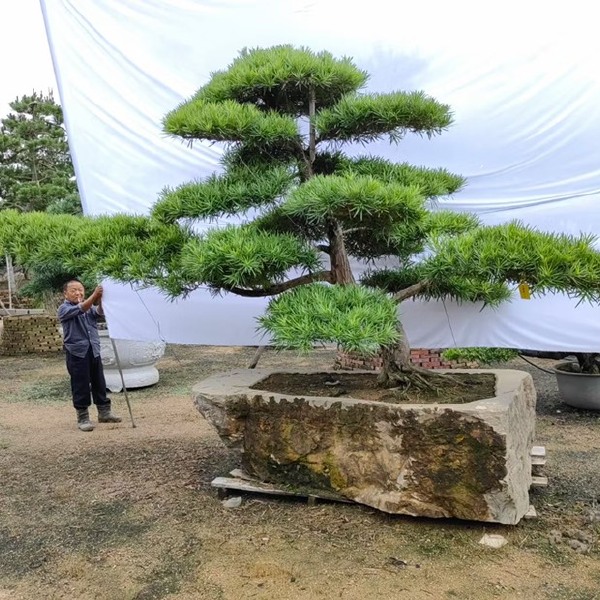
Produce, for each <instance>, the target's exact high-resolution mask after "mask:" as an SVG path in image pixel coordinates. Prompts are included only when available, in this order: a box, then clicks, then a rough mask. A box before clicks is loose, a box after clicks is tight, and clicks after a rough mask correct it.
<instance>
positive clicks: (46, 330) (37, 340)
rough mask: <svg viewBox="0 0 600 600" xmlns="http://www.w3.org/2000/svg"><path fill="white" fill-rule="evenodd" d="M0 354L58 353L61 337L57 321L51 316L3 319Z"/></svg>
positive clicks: (25, 316) (60, 346)
mask: <svg viewBox="0 0 600 600" xmlns="http://www.w3.org/2000/svg"><path fill="white" fill-rule="evenodd" d="M2 321H3V325H4V331H3V333H2V339H1V341H0V354H4V355H5V356H15V355H18V354H42V353H48V352H60V351H61V350H62V337H61V335H60V331H59V329H58V320H57V318H56V317H54V316H52V315H23V316H14V317H4V318H3V319H2Z"/></svg>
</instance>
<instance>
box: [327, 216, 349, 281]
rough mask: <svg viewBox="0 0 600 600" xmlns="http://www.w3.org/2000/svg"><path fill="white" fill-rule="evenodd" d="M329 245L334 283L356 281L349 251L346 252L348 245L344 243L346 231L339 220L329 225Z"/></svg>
mask: <svg viewBox="0 0 600 600" xmlns="http://www.w3.org/2000/svg"><path fill="white" fill-rule="evenodd" d="M329 247H330V257H331V274H332V279H333V280H332V283H334V284H337V285H348V284H350V283H355V280H354V274H353V273H352V269H351V268H350V260H349V259H348V253H347V252H346V245H345V244H344V232H343V231H342V226H341V225H340V224H339V223H338V222H337V221H333V222H332V223H330V225H329Z"/></svg>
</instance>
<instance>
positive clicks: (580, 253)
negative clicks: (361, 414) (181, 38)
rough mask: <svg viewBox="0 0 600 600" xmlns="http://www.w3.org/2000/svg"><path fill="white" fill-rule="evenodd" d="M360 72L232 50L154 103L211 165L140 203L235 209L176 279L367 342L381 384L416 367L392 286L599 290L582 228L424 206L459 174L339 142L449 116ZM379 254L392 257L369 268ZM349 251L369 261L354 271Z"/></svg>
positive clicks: (283, 52)
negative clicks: (211, 155)
mask: <svg viewBox="0 0 600 600" xmlns="http://www.w3.org/2000/svg"><path fill="white" fill-rule="evenodd" d="M367 79H368V76H367V74H366V73H365V72H363V71H361V70H360V69H358V68H357V67H356V66H355V65H354V64H353V62H352V61H351V60H350V59H347V58H342V59H337V58H334V57H333V56H332V55H331V54H329V53H327V52H321V53H315V52H312V51H310V50H308V49H304V48H300V49H296V48H293V47H291V46H279V47H274V48H269V49H255V50H249V51H248V50H245V51H242V53H241V54H240V56H239V57H238V58H237V59H236V60H234V61H233V63H232V64H231V65H230V66H229V67H228V68H227V69H225V70H224V71H219V72H216V73H214V74H213V75H212V77H211V79H210V80H209V81H208V83H207V84H206V85H204V86H203V87H202V88H200V89H199V90H198V92H197V93H196V94H195V95H194V97H193V98H191V99H190V100H189V101H187V102H184V103H183V104H182V105H180V106H179V107H177V108H176V109H175V110H173V111H172V112H170V113H169V114H168V115H167V116H166V117H165V119H164V130H165V131H166V132H167V133H169V134H172V135H174V136H178V137H181V138H183V139H186V140H209V141H211V142H220V143H223V144H224V145H225V150H226V151H225V154H224V159H223V166H224V172H223V173H222V174H218V175H213V176H211V177H209V178H208V179H207V180H205V181H200V182H193V183H188V184H184V185H182V186H180V187H178V188H176V189H169V190H166V191H165V192H164V194H163V196H162V198H161V199H160V201H159V202H158V203H157V204H156V205H155V207H154V211H153V216H154V217H155V218H156V219H159V220H161V221H163V222H165V223H177V222H180V221H181V220H183V219H185V220H188V219H203V220H207V219H208V220H211V221H213V222H216V221H217V220H218V219H221V218H223V217H231V216H236V217H238V219H239V221H240V223H239V224H237V225H229V226H226V227H214V228H212V229H209V230H208V231H207V232H206V233H205V234H203V235H200V236H197V237H195V236H194V237H192V238H191V239H190V240H189V241H188V242H187V243H186V245H185V246H184V247H183V250H182V255H181V267H182V271H181V277H182V279H183V280H184V282H185V284H186V285H190V284H191V283H196V284H203V285H208V286H209V287H210V288H211V289H212V290H213V291H214V292H215V293H233V294H238V295H240V296H252V297H256V296H268V297H272V300H271V302H270V304H269V307H268V310H267V312H266V314H265V316H264V317H263V318H262V319H261V321H260V323H261V326H262V327H263V328H264V329H265V330H266V331H268V332H269V333H270V334H271V336H272V339H273V341H274V342H275V343H276V344H277V345H279V346H283V347H289V348H299V349H301V350H308V349H309V348H311V347H312V346H313V344H315V343H319V342H336V343H338V344H340V345H341V346H342V347H343V348H345V349H348V350H352V351H358V352H375V351H377V350H381V352H382V354H383V358H384V368H383V372H382V376H381V380H382V382H383V383H385V384H388V385H398V384H401V383H404V382H407V381H408V379H407V378H410V377H411V376H412V377H413V378H414V376H415V374H416V373H415V371H416V369H415V368H414V367H413V366H411V364H410V362H409V359H408V358H409V354H408V349H409V347H408V342H407V340H406V336H405V335H404V332H403V329H402V326H401V322H400V320H399V319H398V317H397V314H398V304H399V303H400V302H402V301H404V300H407V299H409V298H412V297H416V296H422V297H428V298H443V297H451V298H454V299H457V300H462V301H484V302H486V303H488V304H490V305H494V304H497V303H499V302H501V301H503V300H506V299H508V298H509V297H510V294H511V289H510V286H511V284H518V283H519V282H521V281H526V282H528V284H529V285H530V286H531V287H532V289H533V290H534V292H537V293H544V292H546V291H548V290H561V291H566V292H569V293H573V294H577V295H579V296H581V297H585V298H588V299H594V300H596V299H597V298H598V287H597V283H598V282H600V262H599V261H598V254H597V253H596V252H595V251H594V250H593V249H592V247H591V242H592V240H591V239H589V238H585V237H582V238H580V239H574V238H570V237H567V236H556V235H549V234H541V233H538V232H535V231H533V230H530V229H528V228H525V227H521V226H519V225H518V224H510V225H507V226H502V227H494V228H486V227H482V226H481V225H480V223H479V222H478V221H477V219H476V218H474V217H473V216H471V215H468V214H458V213H452V212H432V211H431V210H430V208H431V206H432V201H433V200H434V199H435V198H436V197H438V196H446V195H449V194H452V193H454V192H457V191H458V190H460V188H461V187H462V186H463V185H464V183H465V181H464V179H463V178H462V177H461V176H459V175H455V174H452V173H449V172H448V171H446V170H444V169H426V168H422V167H417V166H412V165H410V164H407V163H400V164H398V163H394V162H391V161H388V160H384V159H382V158H379V157H376V156H369V155H365V156H361V157H358V158H356V157H352V156H350V155H348V154H345V153H344V152H343V149H344V146H345V145H347V144H348V143H351V142H354V143H359V144H368V143H369V142H373V141H376V140H380V139H387V140H389V141H390V142H391V143H393V144H397V143H399V142H401V141H402V139H403V137H404V136H405V135H407V134H417V135H422V136H427V137H432V136H434V135H437V134H440V133H442V132H443V131H444V130H445V129H446V128H448V127H449V126H450V125H451V123H452V114H451V111H450V108H449V107H448V106H446V105H444V104H441V103H440V102H438V101H437V100H435V99H434V98H431V97H429V96H427V95H426V94H425V93H423V92H420V91H416V92H415V91H410V92H404V91H398V92H392V93H385V94H378V93H371V92H365V91H363V88H364V87H365V84H366V82H367ZM383 259H387V260H388V261H389V260H393V262H394V264H395V266H394V267H393V268H387V269H379V268H377V265H378V264H380V262H381V261H382V260H383ZM360 261H367V262H368V263H370V264H371V265H372V268H371V270H370V272H368V274H367V275H366V276H363V278H362V280H361V281H358V280H357V277H356V275H355V268H354V267H355V266H356V265H357V264H359V262H360ZM325 284H329V285H325ZM423 375H424V374H423V373H420V374H418V378H419V379H420V378H421V377H422V376H423Z"/></svg>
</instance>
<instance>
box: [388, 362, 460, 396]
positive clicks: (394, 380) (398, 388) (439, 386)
mask: <svg viewBox="0 0 600 600" xmlns="http://www.w3.org/2000/svg"><path fill="white" fill-rule="evenodd" d="M378 382H379V384H380V385H382V386H383V387H386V388H388V389H389V390H390V391H391V392H393V393H394V394H395V395H397V396H398V397H399V398H402V397H403V396H406V395H407V393H408V392H409V390H414V389H417V390H423V391H430V392H434V393H435V394H436V395H439V394H440V393H441V392H442V391H443V388H444V384H447V383H453V384H455V385H458V386H465V385H466V384H464V383H463V382H462V381H459V380H458V379H456V378H455V377H453V376H452V375H449V374H447V373H436V372H434V371H432V370H430V369H423V368H421V367H416V366H413V365H410V366H408V365H402V366H394V367H392V368H391V369H390V368H388V369H384V370H383V371H382V372H381V373H380V375H379V379H378Z"/></svg>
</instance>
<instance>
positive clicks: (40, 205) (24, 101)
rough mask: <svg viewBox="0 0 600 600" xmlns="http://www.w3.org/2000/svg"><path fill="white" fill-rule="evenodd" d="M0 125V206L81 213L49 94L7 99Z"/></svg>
mask: <svg viewBox="0 0 600 600" xmlns="http://www.w3.org/2000/svg"><path fill="white" fill-rule="evenodd" d="M10 107H11V109H12V111H13V112H11V113H9V114H8V115H7V116H6V117H5V118H4V119H2V121H1V126H0V209H6V208H13V209H16V210H18V211H21V212H29V211H33V210H38V211H45V210H48V211H49V212H54V213H71V214H77V213H81V202H80V199H79V194H78V191H77V183H76V181H75V172H74V169H73V163H72V162H71V156H70V154H69V146H68V144H67V137H66V132H65V128H64V121H63V112H62V109H61V107H60V105H59V104H57V103H56V102H55V100H54V97H53V94H52V92H49V93H48V94H46V95H44V94H42V93H37V92H33V93H32V94H31V95H26V96H22V97H21V98H18V99H16V100H15V101H14V102H11V103H10Z"/></svg>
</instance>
